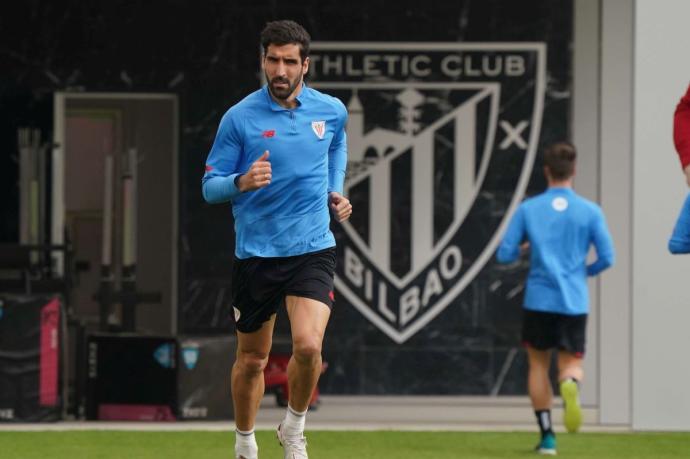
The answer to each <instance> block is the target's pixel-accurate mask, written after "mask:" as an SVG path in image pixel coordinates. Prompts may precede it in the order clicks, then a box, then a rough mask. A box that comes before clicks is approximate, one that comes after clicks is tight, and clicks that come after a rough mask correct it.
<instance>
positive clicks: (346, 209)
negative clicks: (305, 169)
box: [328, 106, 352, 222]
mask: <svg viewBox="0 0 690 459" xmlns="http://www.w3.org/2000/svg"><path fill="white" fill-rule="evenodd" d="M342 110H343V114H342V115H341V119H339V126H338V127H337V129H336V131H335V134H334V135H333V140H332V141H331V145H330V147H329V149H328V202H329V206H330V208H331V211H332V212H333V215H334V216H335V217H336V219H337V220H338V221H339V222H342V221H345V220H347V219H348V218H350V215H351V214H352V205H351V204H350V200H349V199H347V198H346V197H345V196H343V189H344V187H345V170H346V169H347V135H346V134H345V124H346V123H347V111H345V107H344V106H342Z"/></svg>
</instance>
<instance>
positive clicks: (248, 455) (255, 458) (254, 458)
mask: <svg viewBox="0 0 690 459" xmlns="http://www.w3.org/2000/svg"><path fill="white" fill-rule="evenodd" d="M235 459H259V455H258V453H256V452H255V451H250V450H246V451H241V449H240V448H235Z"/></svg>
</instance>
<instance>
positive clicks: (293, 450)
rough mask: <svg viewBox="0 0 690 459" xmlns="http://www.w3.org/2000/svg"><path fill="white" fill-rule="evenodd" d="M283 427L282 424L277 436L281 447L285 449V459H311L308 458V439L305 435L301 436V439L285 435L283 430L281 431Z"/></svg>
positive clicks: (279, 426)
mask: <svg viewBox="0 0 690 459" xmlns="http://www.w3.org/2000/svg"><path fill="white" fill-rule="evenodd" d="M282 426H283V424H282V423H281V424H280V425H278V430H277V431H276V436H277V437H278V442H280V446H282V447H283V451H284V452H285V456H284V457H285V459H309V457H308V456H307V439H306V438H305V437H304V435H300V436H299V437H292V436H287V435H284V434H283V432H282V430H280V428H281V427H282Z"/></svg>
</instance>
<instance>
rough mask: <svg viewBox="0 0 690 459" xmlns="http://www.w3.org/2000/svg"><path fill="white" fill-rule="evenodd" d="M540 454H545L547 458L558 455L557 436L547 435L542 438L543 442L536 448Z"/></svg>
mask: <svg viewBox="0 0 690 459" xmlns="http://www.w3.org/2000/svg"><path fill="white" fill-rule="evenodd" d="M534 449H535V451H536V452H537V453H538V454H543V455H545V456H555V455H556V436H555V435H554V434H546V435H544V436H543V437H541V441H540V442H539V444H538V445H537V447H536V448H534Z"/></svg>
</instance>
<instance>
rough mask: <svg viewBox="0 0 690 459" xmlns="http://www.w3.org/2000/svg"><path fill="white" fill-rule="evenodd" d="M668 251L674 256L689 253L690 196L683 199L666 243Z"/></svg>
mask: <svg viewBox="0 0 690 459" xmlns="http://www.w3.org/2000/svg"><path fill="white" fill-rule="evenodd" d="M668 250H669V251H670V252H671V253H674V254H681V253H690V194H688V196H687V197H686V198H685V203H683V208H682V209H681V210H680V215H678V220H677V221H676V226H675V227H674V228H673V234H671V239H670V240H669V241H668Z"/></svg>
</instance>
